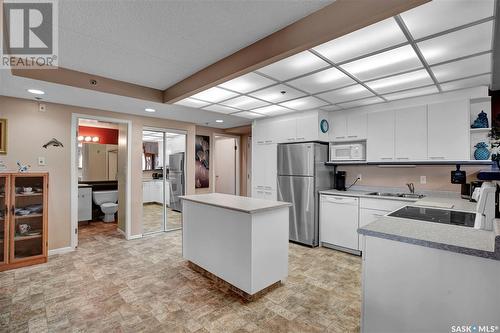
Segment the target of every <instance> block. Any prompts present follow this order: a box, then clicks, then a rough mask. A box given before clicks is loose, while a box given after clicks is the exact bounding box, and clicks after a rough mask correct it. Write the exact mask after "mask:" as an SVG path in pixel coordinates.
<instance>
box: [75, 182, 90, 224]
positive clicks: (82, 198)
mask: <svg viewBox="0 0 500 333" xmlns="http://www.w3.org/2000/svg"><path fill="white" fill-rule="evenodd" d="M90 220H92V187H81V188H79V189H78V221H90Z"/></svg>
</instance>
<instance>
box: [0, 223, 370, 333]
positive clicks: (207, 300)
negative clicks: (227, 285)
mask: <svg viewBox="0 0 500 333" xmlns="http://www.w3.org/2000/svg"><path fill="white" fill-rule="evenodd" d="M96 226H97V227H96ZM289 264H290V271H289V277H288V279H287V280H286V281H285V283H284V285H283V286H282V287H280V288H278V289H276V290H274V291H272V292H270V293H269V294H267V295H266V296H264V297H263V298H261V299H259V300H258V301H255V302H252V303H248V304H245V303H243V302H241V300H240V299H239V298H237V297H235V296H233V295H232V294H225V293H223V292H221V291H220V290H218V289H216V288H214V286H213V285H212V284H211V282H209V281H208V280H207V279H205V278H204V277H202V276H200V275H199V274H197V273H195V272H193V271H192V270H190V269H189V268H188V267H187V265H186V262H185V261H184V260H183V259H182V257H181V232H180V231H174V232H171V233H163V234H157V235H156V236H150V237H145V238H142V239H137V240H131V241H125V240H124V239H122V237H121V235H120V234H119V233H118V232H117V231H116V226H115V225H114V224H104V223H99V222H98V224H96V223H93V224H92V227H90V228H85V226H82V227H81V230H80V246H79V248H78V250H77V251H75V252H72V253H68V254H63V255H54V256H51V257H50V258H49V262H48V263H47V264H44V265H39V266H33V267H26V268H21V269H18V270H13V271H7V272H2V273H0V332H28V331H29V332H134V333H135V332H199V333H202V332H357V331H359V320H360V291H361V287H360V278H361V277H360V276H361V260H360V258H359V257H356V256H352V255H348V254H344V253H341V252H337V251H333V250H328V249H323V248H317V249H310V248H306V247H302V246H299V245H295V244H290V263H289Z"/></svg>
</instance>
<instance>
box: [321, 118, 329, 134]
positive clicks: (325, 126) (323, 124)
mask: <svg viewBox="0 0 500 333" xmlns="http://www.w3.org/2000/svg"><path fill="white" fill-rule="evenodd" d="M319 128H320V129H321V132H323V133H327V132H328V130H329V129H330V124H328V120H326V119H321V121H320V123H319Z"/></svg>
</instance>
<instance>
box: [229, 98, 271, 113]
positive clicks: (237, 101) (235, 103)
mask: <svg viewBox="0 0 500 333" xmlns="http://www.w3.org/2000/svg"><path fill="white" fill-rule="evenodd" d="M221 104H222V105H226V106H230V107H233V108H237V109H241V110H250V109H255V108H259V107H261V106H265V105H269V103H267V102H264V101H260V100H258V99H256V98H253V97H248V96H240V97H236V98H232V99H230V100H227V101H225V102H222V103H221Z"/></svg>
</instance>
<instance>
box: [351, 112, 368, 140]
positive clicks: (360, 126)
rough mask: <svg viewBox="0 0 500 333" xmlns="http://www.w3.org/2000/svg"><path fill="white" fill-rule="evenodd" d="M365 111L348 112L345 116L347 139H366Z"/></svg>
mask: <svg viewBox="0 0 500 333" xmlns="http://www.w3.org/2000/svg"><path fill="white" fill-rule="evenodd" d="M366 121H367V120H366V113H353V114H351V113H349V114H348V116H347V139H348V140H363V139H366Z"/></svg>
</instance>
